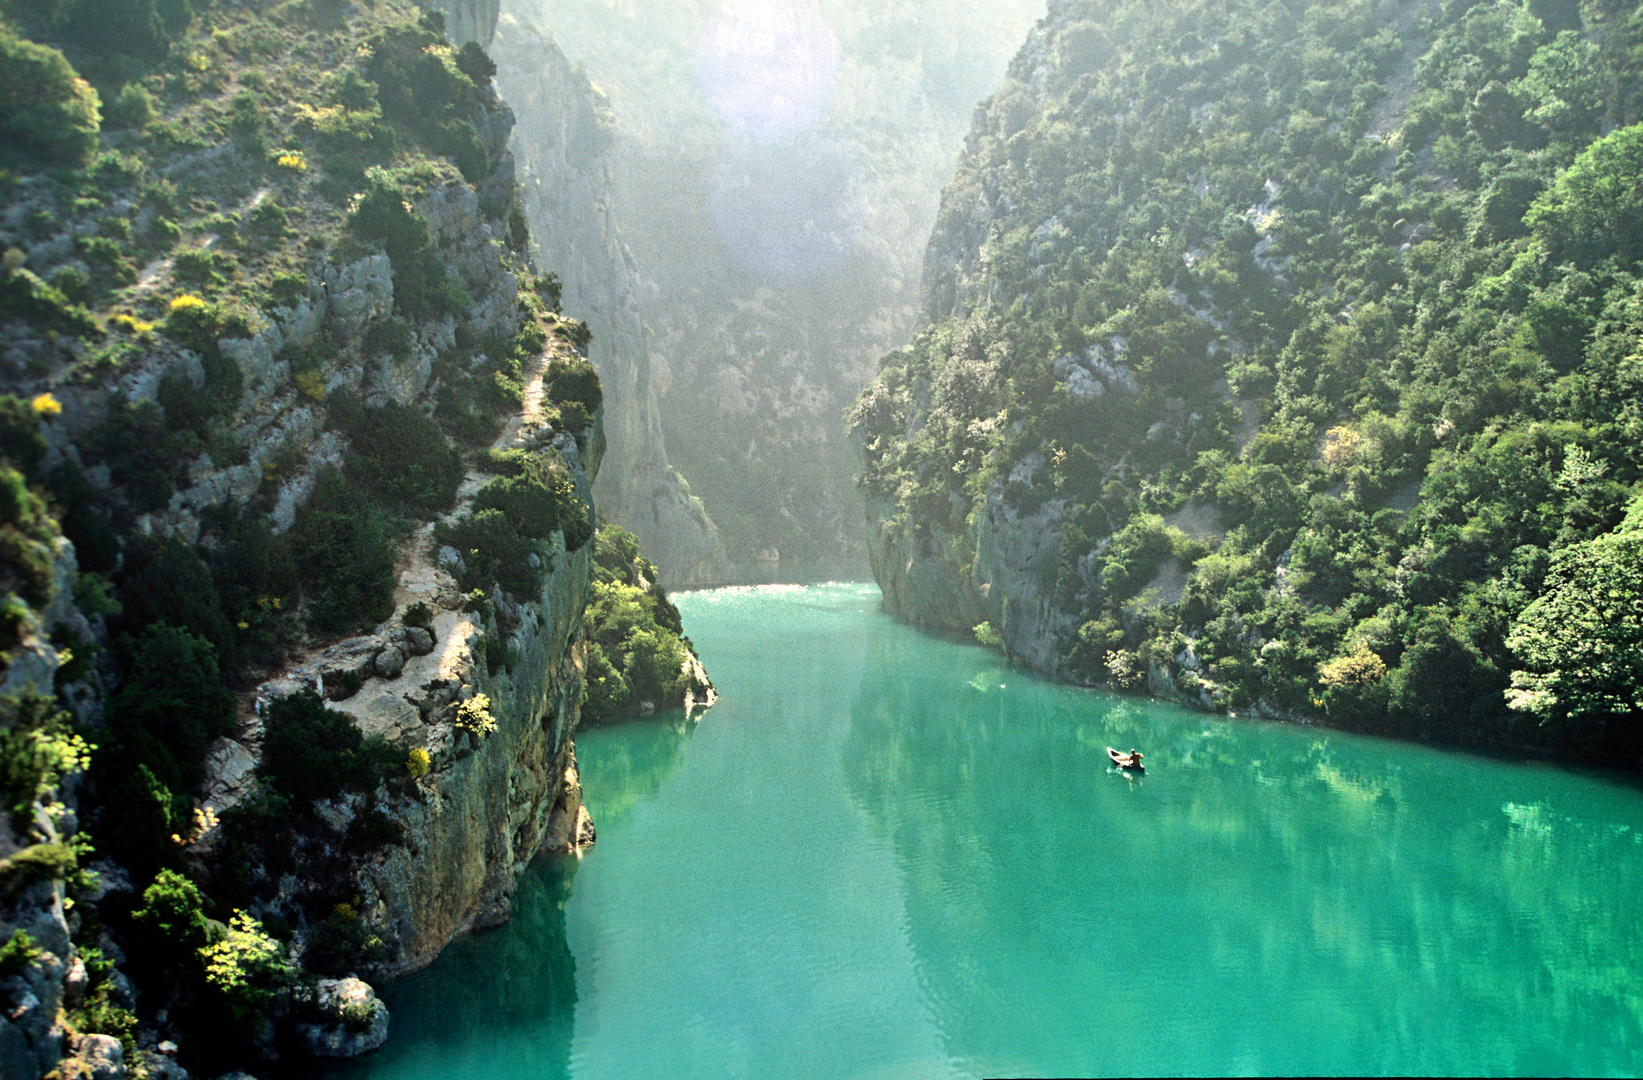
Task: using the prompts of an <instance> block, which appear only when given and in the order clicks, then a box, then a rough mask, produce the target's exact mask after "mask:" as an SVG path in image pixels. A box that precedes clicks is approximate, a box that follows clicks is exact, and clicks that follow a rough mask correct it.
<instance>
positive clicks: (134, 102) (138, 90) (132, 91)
mask: <svg viewBox="0 0 1643 1080" xmlns="http://www.w3.org/2000/svg"><path fill="white" fill-rule="evenodd" d="M154 106H155V101H154V95H153V94H151V93H149V92H148V91H147V90H146V89H144V88H143V86H142V85H141V84H140V83H134V82H128V83H126V84H125V85H124V86H122V87H120V90H119V92H118V93H117V94H115V95H114V98H113V100H111V101H110V102H108V104H107V106H106V107H105V108H104V109H103V126H104V127H109V128H115V129H119V128H140V127H143V126H144V125H146V124H147V123H148V122H149V121H150V120H153V119H154V117H155V114H156V110H155V107H154Z"/></svg>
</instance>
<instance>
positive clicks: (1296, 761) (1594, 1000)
mask: <svg viewBox="0 0 1643 1080" xmlns="http://www.w3.org/2000/svg"><path fill="white" fill-rule="evenodd" d="M877 644H878V648H879V654H878V655H877V656H875V657H873V658H870V659H869V662H868V668H869V670H870V671H871V672H874V673H875V675H876V676H877V677H876V678H872V679H869V680H866V681H864V682H863V685H862V688H861V692H860V694H859V696H858V697H857V699H856V701H855V703H854V705H853V707H852V709H851V713H850V734H849V737H848V739H847V740H846V744H845V750H844V754H845V762H844V773H845V776H846V778H847V782H848V783H849V785H850V790H851V793H852V795H853V797H854V798H855V799H856V800H857V802H858V804H859V805H860V806H861V807H862V809H863V810H864V812H866V813H867V814H868V816H869V817H870V818H871V819H872V820H873V822H874V825H875V828H876V829H877V830H878V831H879V832H880V834H881V835H883V836H884V837H885V838H886V839H888V840H889V841H890V842H891V843H892V844H893V845H894V847H895V850H896V853H897V858H898V861H899V863H900V864H901V866H902V868H903V882H904V893H903V897H902V902H903V904H904V905H905V906H906V910H907V912H908V919H909V927H910V933H911V937H912V942H913V946H914V950H915V952H916V954H917V956H918V959H919V963H920V967H921V972H920V974H921V979H922V981H923V983H924V985H925V986H926V988H927V991H928V993H929V995H930V999H931V1002H932V1004H933V1006H934V1007H935V1008H936V1010H937V1011H938V1013H939V1015H940V1018H941V1019H940V1026H941V1029H942V1031H943V1033H944V1036H945V1039H946V1045H947V1049H948V1052H949V1054H950V1056H951V1058H952V1059H953V1060H954V1061H956V1062H960V1063H963V1065H964V1067H965V1068H966V1069H967V1070H973V1071H975V1072H977V1073H981V1074H987V1073H993V1072H1011V1071H1016V1070H1022V1071H1027V1072H1039V1073H1043V1072H1051V1073H1055V1072H1089V1071H1095V1072H1103V1073H1120V1074H1124V1073H1132V1074H1133V1073H1142V1074H1145V1073H1157V1072H1160V1071H1164V1072H1179V1071H1185V1072H1193V1071H1204V1072H1209V1073H1220V1072H1243V1071H1250V1072H1257V1073H1271V1072H1280V1073H1283V1072H1298V1073H1305V1072H1325V1073H1342V1072H1355V1071H1370V1072H1381V1071H1386V1072H1401V1071H1411V1072H1416V1073H1422V1072H1436V1073H1444V1072H1449V1073H1453V1072H1483V1073H1537V1072H1543V1071H1549V1072H1553V1073H1558V1072H1568V1071H1575V1072H1620V1073H1625V1072H1628V1071H1632V1070H1635V1069H1636V1068H1637V1067H1638V1065H1639V1064H1640V1063H1643V996H1640V991H1643V978H1640V974H1639V973H1640V972H1643V936H1640V935H1639V934H1638V933H1637V922H1636V913H1635V908H1634V906H1633V904H1632V902H1631V901H1630V900H1629V899H1626V898H1629V897H1635V896H1637V895H1639V890H1640V888H1643V859H1640V856H1643V846H1640V843H1643V833H1639V831H1638V830H1637V828H1636V827H1635V825H1634V824H1626V823H1622V822H1620V821H1617V820H1616V819H1615V817H1614V816H1613V815H1614V814H1615V813H1616V812H1617V811H1618V812H1619V813H1620V814H1621V815H1622V819H1623V820H1624V819H1629V820H1630V821H1631V822H1636V821H1637V820H1638V806H1637V796H1636V793H1635V792H1634V791H1631V790H1628V789H1626V788H1617V787H1615V786H1613V785H1611V784H1606V783H1603V782H1601V781H1597V780H1593V779H1589V778H1585V777H1579V776H1571V775H1569V774H1566V773H1561V772H1558V771H1554V770H1551V769H1546V768H1526V767H1521V766H1512V765H1503V764H1499V763H1495V762H1489V761H1484V760H1479V759H1474V758H1466V757H1460V756H1457V755H1452V754H1443V753H1438V752H1434V751H1428V750H1424V749H1422V748H1417V747H1408V746H1401V745H1397V744H1392V743H1381V742H1375V741H1370V740H1365V739H1355V738H1349V737H1343V736H1340V735H1338V734H1335V733H1329V732H1313V731H1307V730H1304V729H1296V728H1291V727H1283V726H1278V725H1270V724H1262V723H1250V722H1236V723H1229V722H1223V721H1219V720H1214V719H1210V718H1206V717H1202V716H1198V715H1193V714H1187V713H1183V712H1180V711H1178V710H1173V709H1168V708H1163V707H1160V706H1158V705H1156V704H1153V703H1146V702H1135V701H1124V700H1118V699H1114V698H1111V697H1107V696H1105V695H1100V694H1093V693H1080V692H1077V691H1073V690H1069V689H1067V688H1065V687H1053V686H1048V685H1045V684H1041V683H1036V682H1035V681H1034V680H1032V679H1030V678H1028V677H1026V676H1023V675H1020V674H1012V673H1010V672H1008V671H1003V672H1001V671H999V670H997V669H996V668H990V669H984V670H982V671H980V672H979V673H977V674H976V675H975V676H974V677H973V678H971V679H969V680H968V681H967V682H966V683H964V692H961V693H950V692H945V688H944V687H943V686H942V685H941V679H942V675H941V673H940V671H938V670H934V669H931V668H928V667H925V666H922V665H919V664H917V663H915V662H913V661H914V657H915V655H916V654H917V653H918V652H919V650H920V648H921V646H922V643H921V642H917V641H909V640H902V639H899V638H895V637H890V638H885V639H882V640H880V641H879V642H878V643H877ZM1000 682H1003V683H1005V684H1006V685H1008V693H999V692H997V691H996V689H995V688H996V687H997V686H998V684H999V683H1000ZM1010 684H1013V685H1010ZM1109 745H1114V746H1121V747H1126V748H1127V747H1128V746H1131V745H1134V746H1139V747H1142V748H1143V749H1145V750H1146V752H1147V763H1148V766H1149V769H1148V773H1147V775H1146V776H1145V777H1131V776H1129V775H1128V774H1121V773H1119V772H1118V771H1117V770H1115V769H1113V768H1111V766H1110V765H1109V763H1108V761H1107V757H1106V752H1105V748H1106V747H1107V746H1109ZM1023 1017H1031V1018H1032V1020H1031V1022H1023Z"/></svg>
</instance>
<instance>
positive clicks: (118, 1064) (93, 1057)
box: [57, 1035, 126, 1080]
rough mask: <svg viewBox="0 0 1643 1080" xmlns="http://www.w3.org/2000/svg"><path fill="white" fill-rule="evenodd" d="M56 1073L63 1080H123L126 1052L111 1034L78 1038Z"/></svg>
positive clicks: (76, 1037)
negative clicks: (69, 1054)
mask: <svg viewBox="0 0 1643 1080" xmlns="http://www.w3.org/2000/svg"><path fill="white" fill-rule="evenodd" d="M57 1074H58V1076H60V1077H61V1078H62V1080H125V1075H126V1060H125V1051H124V1050H122V1049H121V1048H120V1040H119V1039H116V1038H115V1037H114V1036H112V1035H77V1036H75V1038H74V1043H73V1053H72V1055H71V1056H70V1057H68V1058H65V1059H64V1060H63V1063H62V1065H60V1066H58V1070H57Z"/></svg>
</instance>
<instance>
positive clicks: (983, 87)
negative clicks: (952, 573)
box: [503, 0, 1042, 580]
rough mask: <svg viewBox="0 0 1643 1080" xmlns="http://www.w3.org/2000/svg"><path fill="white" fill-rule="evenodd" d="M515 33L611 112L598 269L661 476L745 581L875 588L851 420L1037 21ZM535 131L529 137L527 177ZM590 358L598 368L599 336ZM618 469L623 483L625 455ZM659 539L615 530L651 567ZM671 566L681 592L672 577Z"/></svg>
mask: <svg viewBox="0 0 1643 1080" xmlns="http://www.w3.org/2000/svg"><path fill="white" fill-rule="evenodd" d="M505 11H506V14H511V15H512V16H513V17H515V18H517V19H518V20H519V22H520V24H521V25H524V24H527V23H534V24H535V25H536V26H538V27H540V28H541V29H542V31H543V33H551V34H552V35H553V37H554V39H555V40H556V41H557V42H558V43H559V45H560V46H561V47H562V48H563V49H564V51H565V53H566V54H568V55H569V56H570V57H571V59H572V60H573V61H575V62H576V63H578V64H580V65H585V66H586V70H587V75H588V77H589V78H590V79H591V80H592V81H593V82H594V83H595V84H596V85H597V86H598V87H599V88H600V99H601V101H604V100H605V99H606V96H607V95H608V101H609V103H610V111H609V113H607V114H604V115H605V116H606V120H605V121H604V123H603V126H602V128H601V135H600V138H599V140H598V158H597V160H598V161H599V162H600V166H599V167H600V168H601V169H602V170H606V171H608V172H609V173H610V181H609V183H608V184H607V185H604V186H602V187H601V188H600V190H599V192H598V196H597V197H598V198H599V199H600V200H601V201H602V202H603V203H604V204H605V205H606V206H607V207H608V208H609V211H610V213H611V214H612V215H619V217H620V227H621V228H622V230H623V232H624V236H623V239H624V245H623V254H622V256H621V259H620V260H616V259H607V260H605V262H606V264H607V265H610V266H612V267H615V268H616V269H617V270H618V271H619V279H620V280H621V281H623V282H624V283H625V284H624V285H623V286H622V289H623V290H631V292H632V293H633V295H634V296H636V297H637V301H636V303H637V308H638V312H639V315H640V318H641V320H642V323H643V325H644V327H645V328H646V331H647V332H646V335H645V336H644V337H642V338H640V337H636V336H635V337H633V338H632V339H631V340H632V344H631V346H630V345H628V344H626V343H624V344H623V345H622V347H621V352H622V353H623V354H624V356H627V357H629V358H628V359H627V360H626V361H625V362H626V363H630V364H632V363H636V362H637V358H638V357H640V356H648V362H647V370H646V372H645V376H644V378H645V382H646V383H647V384H648V387H649V389H648V391H647V393H648V394H650V395H651V396H653V397H654V398H655V400H656V402H657V405H658V415H659V424H660V430H661V434H662V435H663V436H664V437H665V439H666V451H667V463H668V464H669V465H670V466H671V467H672V468H673V469H676V470H677V471H678V472H679V473H680V474H682V475H683V476H684V477H685V478H686V480H688V483H689V490H690V493H691V494H692V496H693V497H695V498H696V499H699V500H700V503H701V505H702V507H703V508H704V509H705V511H706V514H707V515H708V517H710V518H711V519H712V521H713V522H714V524H715V525H716V527H717V531H718V534H719V536H720V537H721V538H722V540H723V544H724V547H725V549H726V551H727V554H728V558H729V562H730V563H731V564H732V566H733V567H734V570H735V574H736V577H737V579H739V580H742V579H752V580H759V579H762V578H764V577H767V576H777V577H789V576H799V577H804V576H808V575H815V574H823V575H836V574H840V573H851V574H853V573H856V572H858V569H859V568H861V567H862V564H863V561H864V560H863V555H864V547H863V538H862V530H861V520H860V511H859V508H858V506H857V503H856V500H855V496H854V493H853V490H852V477H853V473H854V471H855V462H854V459H853V456H852V452H851V450H850V447H849V445H848V443H847V442H846V440H845V439H844V437H843V434H842V430H841V423H840V419H839V418H840V415H841V414H842V412H843V411H844V409H845V408H846V406H847V405H848V403H849V401H850V399H851V398H852V397H853V396H854V395H855V393H856V392H857V391H858V389H859V388H860V387H861V386H862V385H863V384H864V383H865V382H866V381H867V380H868V379H869V378H870V377H871V374H872V371H873V364H874V361H875V360H876V359H877V357H878V356H879V355H881V354H882V353H883V352H884V351H885V350H886V349H888V348H891V347H894V346H895V345H897V344H899V343H900V342H902V341H904V340H905V339H906V337H907V335H908V334H909V333H910V331H911V328H912V320H913V316H914V313H915V311H916V306H917V296H918V292H917V290H918V280H917V274H918V266H919V259H920V255H921V252H922V250H923V245H924V243H925V241H926V239H927V238H928V230H929V227H930V222H931V220H932V217H933V215H934V213H935V209H936V195H937V191H938V189H939V186H940V184H941V181H942V180H943V178H944V177H945V175H946V171H947V169H948V168H949V167H950V163H951V160H952V156H953V155H954V154H955V153H956V152H957V149H958V145H959V142H960V139H961V138H962V134H963V130H964V126H965V124H966V123H967V121H968V118H969V116H970V113H971V111H972V110H973V108H974V105H975V102H976V100H977V99H978V98H979V97H980V96H982V95H983V94H985V93H987V92H988V91H989V90H990V89H991V87H992V86H993V84H994V82H995V80H996V79H997V78H998V75H999V73H1000V72H1001V70H1002V68H1003V65H1004V63H1005V61H1006V58H1007V55H1008V50H1009V49H1010V48H1012V47H1013V43H1014V41H1015V40H1016V39H1017V38H1018V36H1019V34H1020V33H1021V32H1022V31H1023V30H1024V29H1025V28H1026V27H1027V26H1028V25H1030V23H1031V20H1032V18H1033V17H1034V16H1035V15H1036V14H1038V13H1039V12H1040V11H1042V2H1041V0H1009V2H1008V3H1001V4H992V5H987V6H985V8H984V9H983V8H978V7H977V6H976V5H974V4H965V3H959V2H954V0H892V2H889V3H883V4H868V5H863V4H859V3H855V2H848V3H847V2H839V0H819V2H816V3H809V2H806V3H793V4H780V5H755V4H747V5H740V4H714V3H707V2H703V0H680V2H678V3H670V4H665V5H660V6H657V5H634V4H608V3H602V2H599V0H569V2H553V3H547V2H542V0H508V3H507V4H506V5H505ZM738 20H741V22H738ZM760 20H765V21H764V22H760ZM744 22H745V23H746V25H742V23H744ZM760 32H767V33H768V34H774V35H775V36H774V37H772V38H770V42H771V43H773V44H769V46H768V47H769V48H771V49H772V50H774V52H773V54H772V55H774V56H779V57H780V58H781V65H780V70H781V72H784V73H786V74H787V75H791V76H794V78H795V82H794V83H793V85H792V86H788V87H782V88H772V87H765V86H763V85H761V84H757V79H758V78H760V77H762V76H761V75H760V72H765V74H766V75H769V76H771V77H776V75H775V72H774V69H772V70H771V71H766V69H765V68H764V67H763V66H761V65H763V64H764V63H765V62H766V61H765V60H761V59H760V57H759V54H758V50H759V49H760V48H761V47H764V46H761V45H760V42H761V41H764V39H763V38H760V37H759V36H758V35H759V33H760ZM503 33H504V35H506V34H507V33H508V31H507V30H506V29H504V31H503ZM715 41H716V42H719V45H713V44H711V43H712V42H715ZM737 42H740V43H741V44H740V45H738V44H736V43H737ZM721 46H723V48H724V49H726V50H728V51H722V52H721V53H713V50H715V49H719V48H720V47H721ZM738 49H743V50H746V51H745V55H744V54H743V53H742V52H738ZM709 53H713V56H710V55H709ZM713 57H717V58H716V59H715V58H713ZM767 59H768V58H767ZM525 70H529V69H528V66H527V67H526V68H525ZM504 78H506V73H504ZM738 80H753V81H751V82H746V83H744V82H740V81H738ZM741 91H745V92H746V93H747V94H748V96H747V98H746V99H745V100H746V102H747V103H754V102H758V103H760V104H757V105H750V108H751V111H750V112H748V113H747V114H746V115H741V114H740V113H738V112H737V110H736V109H731V108H729V107H728V105H727V102H729V101H731V100H732V99H734V98H735V96H736V94H737V93H739V92H741ZM508 96H509V98H510V100H512V99H514V98H515V97H516V96H517V93H516V92H515V91H513V90H509V91H508ZM801 99H802V100H801ZM783 102H786V105H783V104H782V103H783ZM601 109H603V106H601ZM727 109H728V111H727ZM520 112H521V115H524V114H525V113H526V112H527V110H525V109H521V110H520ZM612 118H613V121H614V122H613V123H612V122H611V120H612ZM534 124H535V121H534V120H532V121H528V122H526V123H524V124H522V125H521V129H520V136H519V138H520V142H519V143H518V146H519V154H520V158H521V161H522V162H524V167H525V168H526V169H530V168H534V167H535V166H533V165H532V164H531V161H530V159H531V153H530V152H529V151H527V150H525V149H524V147H525V140H526V139H528V138H531V137H533V133H534V130H535V129H534ZM544 134H546V133H544ZM543 145H544V147H555V148H556V147H557V146H558V145H559V144H554V143H551V142H547V141H544V143H543ZM556 152H557V151H556ZM551 156H552V155H551V154H550V155H549V157H550V158H551ZM569 164H570V166H571V167H573V168H576V167H582V166H583V162H581V161H579V160H577V159H576V158H572V159H571V160H570V162H569ZM549 175H552V176H553V177H555V178H556V182H555V183H552V184H550V183H548V182H546V181H547V177H548V176H549ZM560 177H564V178H565V179H568V180H570V179H571V178H570V177H569V176H566V174H564V173H562V172H545V173H544V174H543V179H544V183H543V184H542V186H541V189H540V190H541V191H542V193H543V200H544V205H551V204H552V201H553V200H555V199H558V198H562V197H563V198H569V199H576V198H579V197H580V196H579V195H577V194H576V193H577V191H578V190H579V183H580V181H576V180H571V182H569V183H559V182H557V179H558V178H560ZM577 217H578V218H580V215H578V216H577ZM532 224H533V226H535V225H536V224H537V222H535V221H533V223H532ZM539 234H540V235H541V236H542V237H543V238H544V242H548V241H547V239H546V238H548V237H549V236H550V235H551V233H550V230H548V229H541V230H539ZM579 246H580V247H581V248H582V249H583V250H585V251H590V252H591V251H593V250H595V249H594V248H592V247H590V246H588V245H587V244H586V243H585V242H581V241H579ZM629 249H631V255H630V254H628V250H629ZM544 264H545V265H553V266H556V267H557V266H560V265H562V264H561V263H560V262H559V261H557V260H551V259H550V260H547V261H545V263H544ZM603 272H604V273H606V274H607V276H609V275H610V271H608V270H607V271H603ZM590 281H591V279H590ZM566 290H567V291H566V296H567V298H569V297H570V296H571V295H572V291H573V290H572V288H571V282H570V281H569V279H568V278H567V280H566ZM615 299H617V298H616V297H613V298H612V300H613V301H614V300H615ZM574 310H577V311H578V312H579V313H580V312H581V311H583V310H584V309H583V307H582V306H580V305H577V306H575V307H574ZM601 310H610V311H612V312H613V313H614V312H615V311H617V310H619V308H618V307H617V306H616V305H615V304H614V303H607V302H604V301H602V302H601ZM593 347H594V354H593V355H594V358H595V362H596V363H601V364H603V361H601V360H600V359H599V355H598V348H599V333H598V331H597V328H596V331H595V337H594V346H593ZM601 370H602V371H604V370H605V368H604V367H603V366H602V367H601ZM617 441H618V438H617V435H616V433H615V432H614V431H613V433H612V444H613V447H614V446H615V445H616V443H617ZM609 468H610V470H611V471H610V473H609V474H608V475H609V478H610V479H611V481H613V482H614V481H615V479H616V477H617V476H618V475H620V469H621V466H619V465H618V464H617V462H616V461H615V451H614V450H613V461H612V463H611V465H610V467H609ZM663 490H666V487H665V482H664V483H663ZM645 518H646V515H645V514H643V513H640V514H637V515H634V514H632V513H630V514H629V517H628V518H625V519H624V518H622V517H619V516H618V517H615V518H614V519H615V520H620V521H622V523H623V524H625V525H629V527H631V528H633V529H634V531H635V532H637V533H639V535H640V536H641V537H642V538H643V539H644V540H645V542H646V545H647V546H651V545H653V544H654V543H655V541H654V540H653V539H652V536H651V534H650V533H649V532H647V527H646V526H645V525H644V524H642V523H643V522H644V520H645ZM674 519H675V520H678V519H679V516H678V515H677V514H675V517H674ZM636 522H638V523H636ZM656 550H657V556H658V561H659V563H660V565H662V567H663V569H664V571H665V572H667V573H669V574H670V575H676V574H677V573H678V571H679V569H680V566H681V564H679V563H678V556H676V555H673V554H672V553H670V552H669V551H668V550H667V549H665V548H657V549H656Z"/></svg>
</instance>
